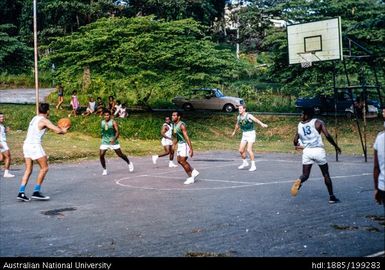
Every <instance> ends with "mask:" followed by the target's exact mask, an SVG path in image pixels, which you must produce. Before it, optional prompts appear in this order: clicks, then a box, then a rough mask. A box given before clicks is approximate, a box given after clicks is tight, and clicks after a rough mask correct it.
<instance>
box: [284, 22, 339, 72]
mask: <svg viewBox="0 0 385 270" xmlns="http://www.w3.org/2000/svg"><path fill="white" fill-rule="evenodd" d="M287 41H288V50H289V64H290V65H292V64H298V63H301V62H302V61H303V58H306V59H307V60H310V61H312V62H318V61H328V60H336V59H340V60H342V35H341V19H340V18H339V17H338V18H333V19H328V20H322V21H317V22H309V23H302V24H294V25H288V26H287Z"/></svg>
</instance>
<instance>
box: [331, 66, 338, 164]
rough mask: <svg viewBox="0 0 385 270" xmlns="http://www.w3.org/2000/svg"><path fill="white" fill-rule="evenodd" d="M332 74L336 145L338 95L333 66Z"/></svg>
mask: <svg viewBox="0 0 385 270" xmlns="http://www.w3.org/2000/svg"><path fill="white" fill-rule="evenodd" d="M332 72H333V89H334V133H335V137H336V144H337V145H338V123H337V109H338V108H337V99H338V94H337V89H336V69H335V66H334V65H333V67H332ZM336 161H337V162H338V151H337V150H336Z"/></svg>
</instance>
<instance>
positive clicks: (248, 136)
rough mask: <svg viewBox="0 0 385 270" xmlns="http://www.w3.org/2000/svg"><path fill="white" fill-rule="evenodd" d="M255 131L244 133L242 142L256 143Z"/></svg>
mask: <svg viewBox="0 0 385 270" xmlns="http://www.w3.org/2000/svg"><path fill="white" fill-rule="evenodd" d="M255 137H256V135H255V130H252V131H244V132H242V139H241V142H249V143H255Z"/></svg>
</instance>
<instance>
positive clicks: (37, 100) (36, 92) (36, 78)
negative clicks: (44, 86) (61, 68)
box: [33, 0, 39, 115]
mask: <svg viewBox="0 0 385 270" xmlns="http://www.w3.org/2000/svg"><path fill="white" fill-rule="evenodd" d="M33 47H34V55H35V95H36V97H35V98H36V115H37V114H39V73H38V67H37V60H38V59H37V22H36V0H33Z"/></svg>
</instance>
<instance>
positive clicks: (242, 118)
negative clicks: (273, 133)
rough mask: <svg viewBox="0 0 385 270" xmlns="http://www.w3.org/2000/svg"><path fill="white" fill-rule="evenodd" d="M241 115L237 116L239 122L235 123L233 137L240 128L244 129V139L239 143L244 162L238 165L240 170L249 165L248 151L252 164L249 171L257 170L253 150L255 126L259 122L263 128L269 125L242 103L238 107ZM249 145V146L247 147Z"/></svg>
mask: <svg viewBox="0 0 385 270" xmlns="http://www.w3.org/2000/svg"><path fill="white" fill-rule="evenodd" d="M238 110H239V115H238V117H237V122H236V123H235V128H234V131H233V133H232V134H231V137H234V135H235V133H236V132H237V130H238V129H239V128H240V129H241V130H242V139H241V143H240V145H239V153H241V157H242V164H241V165H240V166H239V167H238V169H239V170H242V169H243V168H245V167H247V166H249V163H248V162H247V160H246V151H247V153H249V157H250V160H251V166H250V169H249V171H250V172H252V171H255V170H256V169H257V168H256V167H255V161H254V152H253V144H254V143H255V137H256V134H255V127H254V123H257V124H259V125H260V126H261V127H263V128H267V127H268V126H267V125H266V124H264V123H262V122H261V121H260V120H259V119H257V118H255V117H254V116H253V115H251V114H249V113H248V112H246V106H245V105H240V106H239V107H238ZM246 146H247V148H246Z"/></svg>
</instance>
